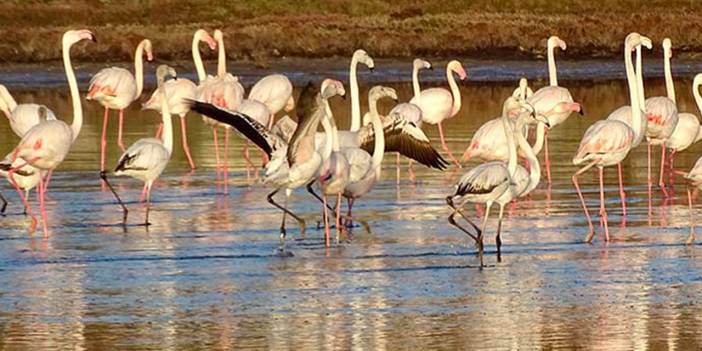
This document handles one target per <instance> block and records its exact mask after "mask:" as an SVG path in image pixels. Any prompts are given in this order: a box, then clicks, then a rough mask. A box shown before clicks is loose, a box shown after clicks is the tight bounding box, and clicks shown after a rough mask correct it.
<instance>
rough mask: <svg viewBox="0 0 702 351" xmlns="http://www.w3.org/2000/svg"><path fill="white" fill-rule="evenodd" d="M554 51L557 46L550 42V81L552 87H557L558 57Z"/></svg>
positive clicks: (548, 52)
mask: <svg viewBox="0 0 702 351" xmlns="http://www.w3.org/2000/svg"><path fill="white" fill-rule="evenodd" d="M554 49H555V45H553V43H552V42H551V40H549V41H548V44H547V45H546V51H547V52H546V55H547V57H548V81H549V84H550V85H551V86H552V87H557V86H558V72H557V71H556V56H555V55H554V53H553V51H554Z"/></svg>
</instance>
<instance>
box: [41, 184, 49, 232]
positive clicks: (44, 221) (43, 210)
mask: <svg viewBox="0 0 702 351" xmlns="http://www.w3.org/2000/svg"><path fill="white" fill-rule="evenodd" d="M39 210H40V211H41V221H42V225H43V226H44V236H45V237H48V236H49V228H48V223H47V221H48V218H47V217H46V182H45V181H44V179H40V180H39Z"/></svg>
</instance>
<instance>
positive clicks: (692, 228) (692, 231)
mask: <svg viewBox="0 0 702 351" xmlns="http://www.w3.org/2000/svg"><path fill="white" fill-rule="evenodd" d="M687 206H688V208H689V209H690V235H688V237H687V240H686V241H685V244H687V245H690V244H692V243H693V242H695V219H694V218H693V217H692V193H691V192H690V187H688V188H687Z"/></svg>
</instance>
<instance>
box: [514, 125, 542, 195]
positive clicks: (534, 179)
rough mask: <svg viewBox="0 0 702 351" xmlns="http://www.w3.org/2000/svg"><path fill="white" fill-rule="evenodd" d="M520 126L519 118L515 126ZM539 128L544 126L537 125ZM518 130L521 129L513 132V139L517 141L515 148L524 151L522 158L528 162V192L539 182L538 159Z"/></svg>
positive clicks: (539, 168) (539, 167) (539, 169)
mask: <svg viewBox="0 0 702 351" xmlns="http://www.w3.org/2000/svg"><path fill="white" fill-rule="evenodd" d="M522 125H523V122H521V118H520V123H517V126H518V127H521V126H522ZM539 126H544V124H543V123H539ZM537 128H538V127H537ZM520 130H521V128H517V129H516V130H515V131H514V137H515V138H516V139H517V146H518V147H519V148H521V149H522V150H523V151H524V156H525V157H526V159H527V162H529V186H528V187H527V188H528V189H529V190H533V187H536V185H538V184H539V181H540V180H541V166H540V165H539V159H538V158H537V157H536V154H535V153H534V150H533V149H532V147H531V146H530V145H529V142H528V141H527V140H526V138H525V137H524V135H522V133H520V132H519V131H520Z"/></svg>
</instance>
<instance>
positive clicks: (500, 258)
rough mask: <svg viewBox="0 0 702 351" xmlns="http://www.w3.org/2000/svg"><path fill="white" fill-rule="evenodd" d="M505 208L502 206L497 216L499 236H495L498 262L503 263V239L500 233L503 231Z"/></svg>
mask: <svg viewBox="0 0 702 351" xmlns="http://www.w3.org/2000/svg"><path fill="white" fill-rule="evenodd" d="M504 211H505V206H504V205H500V213H499V214H498V215H497V216H498V217H497V235H495V246H497V262H502V251H501V248H502V239H500V231H501V230H502V215H503V214H504Z"/></svg>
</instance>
